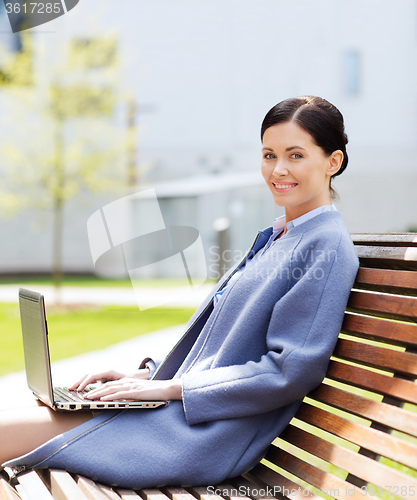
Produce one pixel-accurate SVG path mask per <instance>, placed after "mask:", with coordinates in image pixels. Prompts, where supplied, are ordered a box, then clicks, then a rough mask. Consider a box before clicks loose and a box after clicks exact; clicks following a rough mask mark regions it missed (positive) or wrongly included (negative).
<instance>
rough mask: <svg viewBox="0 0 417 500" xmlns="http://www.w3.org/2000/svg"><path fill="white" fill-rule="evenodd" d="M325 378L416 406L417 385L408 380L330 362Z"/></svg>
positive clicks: (337, 362)
mask: <svg viewBox="0 0 417 500" xmlns="http://www.w3.org/2000/svg"><path fill="white" fill-rule="evenodd" d="M326 377H327V378H329V379H332V380H337V381H339V382H345V383H348V384H350V385H352V386H354V387H359V388H360V389H367V390H370V391H374V392H376V393H377V394H381V395H383V396H385V395H388V396H393V397H395V398H398V400H399V401H405V402H407V403H413V404H417V384H415V383H414V382H411V381H409V380H403V379H400V378H396V377H388V376H387V375H383V374H381V373H376V372H372V371H370V370H366V369H365V368H360V367H359V366H352V365H348V364H346V363H341V362H339V361H334V360H332V361H330V363H329V367H328V369H327V373H326Z"/></svg>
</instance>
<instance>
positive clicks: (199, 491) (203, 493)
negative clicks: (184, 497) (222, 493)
mask: <svg viewBox="0 0 417 500" xmlns="http://www.w3.org/2000/svg"><path fill="white" fill-rule="evenodd" d="M189 490H190V491H191V493H192V494H193V495H194V496H195V497H196V498H197V499H198V500H219V499H220V498H221V497H219V496H217V495H214V494H212V493H211V492H209V491H208V490H207V488H206V487H204V486H192V487H191V488H189Z"/></svg>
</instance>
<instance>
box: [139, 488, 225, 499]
mask: <svg viewBox="0 0 417 500" xmlns="http://www.w3.org/2000/svg"><path fill="white" fill-rule="evenodd" d="M141 493H142V495H141V496H142V498H144V500H169V499H168V497H167V496H166V495H165V494H164V493H162V491H161V490H159V489H157V488H145V489H143V490H141ZM217 500H218V499H217Z"/></svg>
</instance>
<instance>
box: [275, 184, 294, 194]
mask: <svg viewBox="0 0 417 500" xmlns="http://www.w3.org/2000/svg"><path fill="white" fill-rule="evenodd" d="M272 184H273V185H274V188H275V191H277V192H278V193H288V191H291V190H292V189H294V188H295V187H297V186H298V184H297V183H296V182H273V183H272Z"/></svg>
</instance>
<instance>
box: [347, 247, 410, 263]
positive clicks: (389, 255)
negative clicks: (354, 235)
mask: <svg viewBox="0 0 417 500" xmlns="http://www.w3.org/2000/svg"><path fill="white" fill-rule="evenodd" d="M355 250H356V255H357V256H358V257H359V259H372V260H375V259H381V260H391V261H403V262H415V261H417V248H416V247H386V246H364V245H355Z"/></svg>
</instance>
